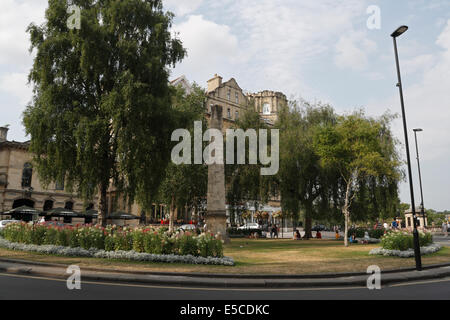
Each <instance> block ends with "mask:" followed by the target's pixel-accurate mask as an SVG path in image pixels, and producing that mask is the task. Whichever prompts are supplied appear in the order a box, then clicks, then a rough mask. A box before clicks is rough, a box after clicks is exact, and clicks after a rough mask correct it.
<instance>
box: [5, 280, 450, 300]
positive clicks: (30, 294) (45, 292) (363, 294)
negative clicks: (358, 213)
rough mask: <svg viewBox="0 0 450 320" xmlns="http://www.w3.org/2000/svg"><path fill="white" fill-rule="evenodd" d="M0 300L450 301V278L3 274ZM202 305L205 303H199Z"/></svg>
mask: <svg viewBox="0 0 450 320" xmlns="http://www.w3.org/2000/svg"><path fill="white" fill-rule="evenodd" d="M0 299H2V300H4V299H20V300H33V299H44V300H49V299H58V300H59V299H63V300H77V299H101V300H103V299H106V300H115V299H125V300H196V301H203V300H260V301H261V300H308V299H331V300H348V299H350V300H354V299H370V300H374V299H375V300H377V299H389V300H391V299H433V300H436V299H445V300H449V299H450V278H447V279H441V280H429V281H422V282H416V283H408V284H401V285H392V286H387V287H384V288H382V289H381V290H375V291H373V290H372V291H371V290H368V289H362V288H330V289H327V288H317V289H277V290H273V289H271V290H264V289H254V290H249V289H242V290H237V289H205V288H188V289H187V288H173V287H163V286H146V285H136V284H118V283H99V282H92V281H91V282H87V281H82V284H81V290H73V291H71V290H68V289H67V287H66V281H65V280H59V279H51V278H38V277H30V276H27V275H10V274H3V273H0ZM199 303H201V302H199Z"/></svg>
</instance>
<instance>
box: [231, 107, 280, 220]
mask: <svg viewBox="0 0 450 320" xmlns="http://www.w3.org/2000/svg"><path fill="white" fill-rule="evenodd" d="M232 129H235V130H237V129H242V130H244V132H245V131H247V130H248V129H253V130H255V131H256V134H257V136H259V130H261V129H269V126H268V125H267V124H266V123H265V122H264V121H263V120H262V119H261V117H260V114H259V113H258V112H257V111H256V109H255V105H254V102H250V103H249V105H248V106H247V109H246V110H245V112H243V113H242V114H241V115H240V117H239V119H238V120H237V121H236V123H235V124H234V125H233V127H232ZM270 138H271V135H270V134H268V145H269V148H268V152H271V150H270V145H271V144H270ZM224 143H225V141H224ZM236 145H237V143H236V141H235V148H234V150H233V152H234V159H235V164H234V165H232V164H226V165H225V179H226V185H227V186H228V187H227V195H226V196H227V203H229V204H230V207H231V215H232V217H231V221H232V223H234V222H235V218H236V217H239V218H241V215H242V213H243V212H244V211H245V210H246V209H247V208H246V207H243V205H244V206H246V205H247V203H248V202H251V205H252V206H254V207H255V208H257V207H259V206H260V205H262V204H265V203H267V202H268V200H269V197H270V195H271V193H273V191H275V188H273V187H272V188H271V184H273V182H272V181H271V180H272V179H271V178H269V177H267V176H262V175H261V168H262V167H263V166H262V165H261V164H260V163H258V164H250V152H249V150H250V148H249V139H248V138H246V141H245V150H246V153H245V155H244V159H245V164H244V165H242V164H237V163H236V162H237V161H236V159H237V158H238V153H237V147H236ZM258 148H259V147H258ZM226 149H227V148H224V151H225V154H224V157H225V158H226V157H227V150H226ZM257 152H258V151H257Z"/></svg>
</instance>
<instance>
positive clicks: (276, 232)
mask: <svg viewBox="0 0 450 320" xmlns="http://www.w3.org/2000/svg"><path fill="white" fill-rule="evenodd" d="M273 230H274V237H277V239H278V226H277V225H275V226H274V228H273Z"/></svg>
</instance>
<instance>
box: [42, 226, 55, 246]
mask: <svg viewBox="0 0 450 320" xmlns="http://www.w3.org/2000/svg"><path fill="white" fill-rule="evenodd" d="M58 233H59V232H58V230H57V229H55V228H48V229H47V230H46V232H45V236H44V244H56V242H57V239H58Z"/></svg>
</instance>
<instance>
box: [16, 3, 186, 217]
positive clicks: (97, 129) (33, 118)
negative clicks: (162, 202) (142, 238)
mask: <svg viewBox="0 0 450 320" xmlns="http://www.w3.org/2000/svg"><path fill="white" fill-rule="evenodd" d="M70 4H73V5H75V6H78V7H79V8H80V14H81V19H80V21H81V24H80V29H77V28H73V29H72V28H69V26H68V23H67V21H68V19H69V17H71V15H72V13H68V10H67V9H68V1H64V0H49V2H48V9H47V10H46V15H45V17H46V20H45V22H44V24H42V25H39V26H38V25H35V24H31V25H30V26H29V28H28V32H29V33H30V36H31V50H35V51H36V58H35V60H34V64H33V67H32V69H31V71H30V74H29V80H30V82H31V83H32V84H33V92H34V97H33V101H32V103H31V104H30V105H29V106H28V107H27V109H26V111H25V112H24V116H23V122H24V125H25V128H26V132H27V134H29V135H30V137H31V144H30V151H31V152H32V153H33V154H34V155H35V156H34V162H35V164H36V167H37V170H38V172H39V174H40V177H41V178H42V181H43V182H44V183H50V182H51V181H62V180H64V181H65V183H66V188H67V189H68V190H70V191H72V190H74V191H77V192H78V193H79V195H80V196H81V197H83V198H85V199H90V198H92V197H93V196H94V195H96V194H97V193H98V192H99V194H100V213H101V214H100V216H99V218H100V221H101V223H102V224H105V223H106V220H105V217H106V213H107V203H106V196H107V190H108V187H109V186H110V184H111V183H113V184H114V185H115V186H116V188H117V189H118V190H119V191H121V192H123V194H124V195H125V197H126V198H128V199H129V201H130V202H132V201H133V200H134V199H135V198H136V196H137V195H141V199H142V200H143V202H144V204H146V205H147V206H148V205H149V198H148V197H149V196H148V195H153V194H156V191H157V189H158V186H159V183H160V181H161V179H162V177H163V176H164V172H165V168H166V165H167V163H168V162H169V159H170V146H171V143H170V136H171V133H172V131H173V129H174V128H175V127H176V125H177V124H176V119H174V116H173V112H172V111H173V110H172V103H171V102H172V96H173V91H172V89H170V87H169V85H168V77H169V70H168V67H169V66H173V65H175V64H176V63H177V62H179V61H181V60H182V59H183V57H184V56H185V50H184V49H183V47H182V43H181V42H180V41H179V40H177V39H176V38H174V37H173V36H172V35H171V32H170V29H171V25H172V20H173V15H172V14H171V13H166V12H164V11H163V6H162V1H160V0H72V1H70ZM69 12H70V11H69Z"/></svg>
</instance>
